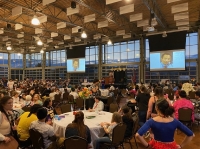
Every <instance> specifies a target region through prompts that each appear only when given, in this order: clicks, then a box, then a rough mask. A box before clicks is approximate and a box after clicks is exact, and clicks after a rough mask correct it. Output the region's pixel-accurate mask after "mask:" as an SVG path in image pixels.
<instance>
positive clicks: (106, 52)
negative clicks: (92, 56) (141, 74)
mask: <svg viewBox="0 0 200 149" xmlns="http://www.w3.org/2000/svg"><path fill="white" fill-rule="evenodd" d="M102 60H103V63H106V64H110V63H128V62H139V61H140V42H139V40H135V41H128V42H119V43H114V44H113V45H104V46H103V59H102Z"/></svg>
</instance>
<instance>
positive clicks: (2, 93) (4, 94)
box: [0, 90, 8, 99]
mask: <svg viewBox="0 0 200 149" xmlns="http://www.w3.org/2000/svg"><path fill="white" fill-rule="evenodd" d="M6 95H7V96H8V92H6V91H4V90H3V91H1V92H0V99H1V98H3V97H4V96H6Z"/></svg>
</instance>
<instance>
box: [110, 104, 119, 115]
mask: <svg viewBox="0 0 200 149" xmlns="http://www.w3.org/2000/svg"><path fill="white" fill-rule="evenodd" d="M117 111H118V104H116V103H111V104H110V107H109V112H111V113H114V112H117Z"/></svg>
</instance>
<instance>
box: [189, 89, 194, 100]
mask: <svg viewBox="0 0 200 149" xmlns="http://www.w3.org/2000/svg"><path fill="white" fill-rule="evenodd" d="M189 98H190V99H195V92H193V91H190V92H189Z"/></svg>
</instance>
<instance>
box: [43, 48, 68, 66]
mask: <svg viewBox="0 0 200 149" xmlns="http://www.w3.org/2000/svg"><path fill="white" fill-rule="evenodd" d="M46 58H47V57H46ZM48 58H49V57H48ZM46 61H47V60H46ZM48 62H49V61H48ZM50 62H51V63H50V64H49V65H48V66H66V50H58V51H50Z"/></svg>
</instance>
